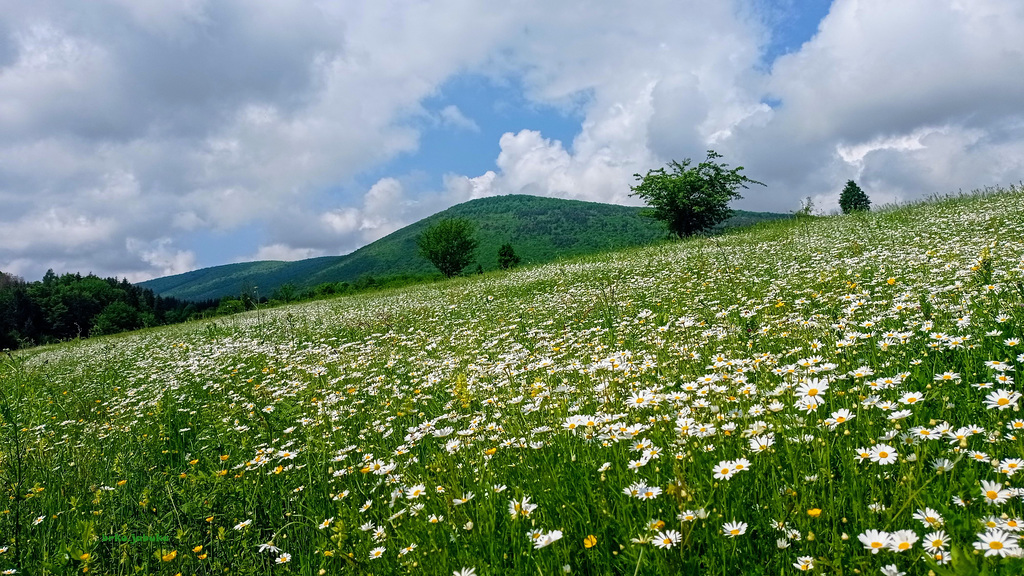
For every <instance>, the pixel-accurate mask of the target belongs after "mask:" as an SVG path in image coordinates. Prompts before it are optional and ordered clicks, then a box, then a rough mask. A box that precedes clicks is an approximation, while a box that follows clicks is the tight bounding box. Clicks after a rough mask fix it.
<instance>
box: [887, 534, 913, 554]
mask: <svg viewBox="0 0 1024 576" xmlns="http://www.w3.org/2000/svg"><path fill="white" fill-rule="evenodd" d="M917 540H918V538H917V534H916V533H915V532H914V531H913V530H897V531H895V532H893V533H892V534H891V535H890V536H889V549H890V550H892V551H893V552H905V551H907V550H910V549H911V548H913V547H914V544H915V543H916V542H917Z"/></svg>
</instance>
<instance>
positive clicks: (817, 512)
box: [807, 508, 821, 518]
mask: <svg viewBox="0 0 1024 576" xmlns="http://www.w3.org/2000/svg"><path fill="white" fill-rule="evenodd" d="M807 515H808V516H810V517H811V518H817V517H818V516H821V508H811V509H810V510H808V511H807Z"/></svg>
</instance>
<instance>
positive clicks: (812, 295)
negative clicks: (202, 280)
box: [0, 187, 1024, 576]
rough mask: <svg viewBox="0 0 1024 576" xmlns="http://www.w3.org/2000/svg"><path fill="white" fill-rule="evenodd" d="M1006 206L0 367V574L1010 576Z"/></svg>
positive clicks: (467, 282)
mask: <svg viewBox="0 0 1024 576" xmlns="http://www.w3.org/2000/svg"><path fill="white" fill-rule="evenodd" d="M1022 304H1024V190H1022V189H1021V188H1019V187H1015V188H1010V189H1009V190H989V191H987V192H984V193H976V194H973V195H968V196H962V197H957V198H947V199H939V200H934V201H930V202H925V203H920V204H916V205H911V206H903V207H895V208H890V209H886V210H882V211H879V212H876V213H870V214H858V215H853V216H844V217H829V218H815V219H808V220H792V221H785V222H776V223H771V224H767V225H761V226H758V227H755V228H753V229H748V230H745V231H740V232H736V233H731V234H727V235H725V236H720V237H715V238H706V239H695V240H690V241H685V242H673V243H666V244H662V245H658V246H652V247H648V248H643V249H634V250H629V251H624V252H615V253H608V254H603V255H599V256H592V257H587V258H584V259H577V260H571V261H565V262H560V263H556V264H551V265H546V266H541V267H534V268H526V269H521V270H515V271H512V272H501V273H495V274H490V275H485V276H480V277H474V278H462V279H455V280H453V281H449V282H442V283H437V284H433V285H422V286H415V287H411V288H407V289H402V290H393V291H385V292H380V293H375V294H368V295H361V296H354V297H346V298H341V299H336V300H328V301H320V302H314V303H306V304H302V305H297V306H292V307H285V308H277V309H272V310H258V311H254V312H250V313H246V314H243V315H238V316H233V317H230V318H219V319H217V320H216V321H215V322H209V321H206V322H195V323H191V324H186V325H181V326H175V327H169V328H164V329H159V330H151V331H142V332H138V333H134V334H130V335H123V336H115V337H107V338H98V339H92V340H88V341H82V342H72V343H68V344H65V345H60V346H56V347H50V348H45V349H35V350H29V351H25V352H23V353H19V354H16V355H8V356H6V357H5V358H4V359H3V361H2V363H0V408H2V410H0V414H2V418H3V420H2V428H0V433H2V436H3V441H2V447H0V488H2V490H3V495H4V498H3V501H2V502H0V573H2V574H32V575H36V574H72V573H90V572H91V573H96V574H169V575H174V574H183V575H187V574H269V573H274V574H350V573H351V574H406V573H408V574H442V575H448V574H455V575H456V576H465V575H476V576H483V575H491V574H495V575H496V574H544V575H555V574H566V573H569V574H634V575H636V574H723V575H724V574H738V573H742V574H796V573H801V572H809V573H819V574H871V575H875V574H886V575H900V574H907V575H916V574H922V575H923V574H929V573H932V572H933V573H935V574H980V573H988V574H1019V573H1024V559H1022V558H1021V556H1022V543H1021V540H1020V537H1021V536H1022V535H1024V533H1022V529H1024V511H1022V509H1024V505H1022V504H1024V503H1022V499H1024V482H1022V480H1024V474H1021V475H1020V476H1018V475H1017V472H1018V471H1024V414H1021V412H1020V410H1019V408H1020V404H1021V394H1020V393H1019V392H1018V390H1019V389H1020V386H1019V385H1018V384H1017V383H1016V378H1018V377H1020V376H1019V374H1018V370H1019V369H1020V368H1021V366H1024V344H1022V340H1024V306H1022Z"/></svg>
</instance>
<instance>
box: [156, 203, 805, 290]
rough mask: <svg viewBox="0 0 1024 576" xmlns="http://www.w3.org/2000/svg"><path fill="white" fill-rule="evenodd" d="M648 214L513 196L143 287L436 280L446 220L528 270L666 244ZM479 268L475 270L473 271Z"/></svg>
mask: <svg viewBox="0 0 1024 576" xmlns="http://www.w3.org/2000/svg"><path fill="white" fill-rule="evenodd" d="M644 210H645V209H644V208H641V207H634V206H618V205H614V204H601V203H597V202H582V201H579V200H561V199H558V198H545V197H541V196H527V195H508V196H495V197H490V198H481V199H479V200H471V201H469V202H464V203H462V204H458V205H456V206H452V207H451V208H448V209H447V210H444V211H442V212H438V213H437V214H434V215H433V216H429V217H427V218H424V219H423V220H420V221H419V222H415V223H413V224H410V225H408V226H406V227H405V228H402V229H401V230H397V231H395V232H392V233H391V234H389V235H387V236H385V237H383V238H381V239H380V240H377V241H376V242H373V243H371V244H368V245H366V246H363V247H362V248H360V249H358V250H356V251H355V252H352V253H351V254H346V255H344V256H322V257H319V258H310V259H308V260H299V261H296V262H278V261H261V262H244V263H239V264H226V265H224V266H214V267H212V268H203V269H201V270H194V271H192V272H186V273H184V274H176V275H174V276H165V277H163V278H156V279H153V280H149V281H146V282H142V283H141V285H142V286H144V287H146V288H150V289H152V290H153V291H154V292H156V293H157V294H159V295H161V296H173V297H175V298H180V299H183V300H208V299H217V298H222V297H224V296H236V295H239V294H241V293H242V292H243V291H247V292H250V293H251V291H252V290H253V289H254V288H255V289H256V291H257V292H258V294H259V295H265V296H269V295H270V294H271V293H273V292H274V291H275V290H276V289H277V288H279V287H281V286H283V285H285V284H292V285H294V286H295V287H296V288H300V289H302V288H310V287H313V286H316V285H318V284H323V283H326V282H352V281H355V280H357V279H358V278H360V277H362V276H367V275H372V276H378V277H381V276H393V275H399V274H432V273H435V272H436V270H435V269H434V267H433V266H432V265H431V264H430V263H429V262H427V261H426V260H424V259H423V258H421V257H420V256H419V255H418V250H417V247H416V238H417V237H418V236H419V235H420V233H421V232H422V231H423V230H424V229H425V228H426V227H427V226H430V225H431V224H433V223H434V222H436V221H438V220H441V219H444V218H467V219H469V220H472V221H473V222H475V223H476V225H477V229H478V230H477V240H478V241H479V242H480V246H479V248H478V249H477V262H478V263H479V264H480V265H481V266H482V267H483V269H484V270H493V269H495V268H497V267H498V256H497V254H498V248H499V247H500V246H501V245H502V244H504V243H505V242H510V243H511V244H512V246H513V248H515V251H516V254H518V255H519V256H520V257H521V258H522V263H523V264H540V263H544V262H550V261H552V260H555V259H557V258H563V257H569V256H578V255H581V254H588V253H593V252H601V251H605V250H613V249H617V248H624V247H627V246H638V245H642V244H649V243H651V242H654V241H657V240H659V239H661V238H665V237H666V232H665V228H664V226H663V225H662V224H661V223H660V222H657V221H654V220H651V219H650V218H647V217H645V216H644V215H643V212H644ZM788 217H790V216H789V215H788V214H775V213H767V212H744V211H737V212H736V213H735V215H734V216H733V217H732V218H731V219H730V220H727V221H726V222H724V223H723V224H722V226H721V227H722V228H729V227H736V226H746V225H750V224H755V223H757V222H760V221H763V220H776V219H780V218H788ZM472 268H475V266H471V267H470V268H469V269H472Z"/></svg>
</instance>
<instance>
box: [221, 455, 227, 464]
mask: <svg viewBox="0 0 1024 576" xmlns="http://www.w3.org/2000/svg"><path fill="white" fill-rule="evenodd" d="M227 459H228V455H227V454H221V456H220V461H221V462H225V461H227Z"/></svg>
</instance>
